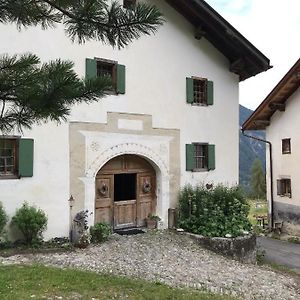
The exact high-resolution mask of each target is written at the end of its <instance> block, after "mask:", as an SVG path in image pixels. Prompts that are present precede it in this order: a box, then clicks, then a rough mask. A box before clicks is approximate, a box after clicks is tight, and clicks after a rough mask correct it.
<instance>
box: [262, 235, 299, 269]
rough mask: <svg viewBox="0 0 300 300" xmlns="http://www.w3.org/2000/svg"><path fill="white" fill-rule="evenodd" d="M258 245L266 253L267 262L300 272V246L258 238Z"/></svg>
mask: <svg viewBox="0 0 300 300" xmlns="http://www.w3.org/2000/svg"><path fill="white" fill-rule="evenodd" d="M257 245H258V246H259V247H260V248H261V249H263V250H265V251H266V253H265V259H266V261H268V262H274V263H276V264H280V265H284V266H287V267H288V268H290V269H292V270H295V271H297V272H300V244H294V243H289V242H286V241H280V240H275V239H271V238H267V237H259V238H257Z"/></svg>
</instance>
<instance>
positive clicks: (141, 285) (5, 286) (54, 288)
mask: <svg viewBox="0 0 300 300" xmlns="http://www.w3.org/2000/svg"><path fill="white" fill-rule="evenodd" d="M0 299H1V300H5V299H11V300H18V299H20V300H25V299H74V300H75V299H89V300H91V299H99V300H100V299H101V300H104V299H109V300H111V299H129V300H135V299H149V300H150V299H151V300H156V299H175V300H176V299H182V300H189V299H205V300H206V299H207V300H233V299H236V298H233V297H228V296H221V295H212V294H208V293H204V292H199V291H194V290H188V289H174V288H170V287H168V286H166V285H163V284H160V283H150V282H146V281H143V280H134V279H129V278H124V277H115V276H108V275H99V274H96V273H91V272H83V271H78V270H72V269H57V268H50V267H44V266H40V265H34V266H22V265H19V266H1V267H0Z"/></svg>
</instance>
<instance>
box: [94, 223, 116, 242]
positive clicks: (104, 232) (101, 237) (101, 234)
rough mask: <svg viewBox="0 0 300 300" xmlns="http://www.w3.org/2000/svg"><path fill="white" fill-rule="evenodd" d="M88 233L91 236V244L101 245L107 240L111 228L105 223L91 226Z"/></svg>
mask: <svg viewBox="0 0 300 300" xmlns="http://www.w3.org/2000/svg"><path fill="white" fill-rule="evenodd" d="M90 233H91V236H92V243H101V242H104V241H106V240H107V239H108V237H109V236H110V234H111V227H110V225H108V224H106V223H97V224H95V225H94V226H91V228H90Z"/></svg>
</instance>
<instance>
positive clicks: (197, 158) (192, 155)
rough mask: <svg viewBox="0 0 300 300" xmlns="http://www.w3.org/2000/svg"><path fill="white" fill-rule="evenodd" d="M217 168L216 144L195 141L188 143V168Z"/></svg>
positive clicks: (200, 169) (201, 169) (195, 169)
mask: <svg viewBox="0 0 300 300" xmlns="http://www.w3.org/2000/svg"><path fill="white" fill-rule="evenodd" d="M214 169H215V145H209V144H207V143H193V144H187V145H186V170H187V171H193V172H197V171H207V170H214Z"/></svg>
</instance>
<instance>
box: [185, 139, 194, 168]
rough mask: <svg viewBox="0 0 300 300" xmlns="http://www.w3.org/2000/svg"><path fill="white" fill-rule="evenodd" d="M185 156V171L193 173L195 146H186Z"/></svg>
mask: <svg viewBox="0 0 300 300" xmlns="http://www.w3.org/2000/svg"><path fill="white" fill-rule="evenodd" d="M185 155H186V170H187V171H193V170H194V169H195V168H196V160H195V145H193V144H186V145H185Z"/></svg>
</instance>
